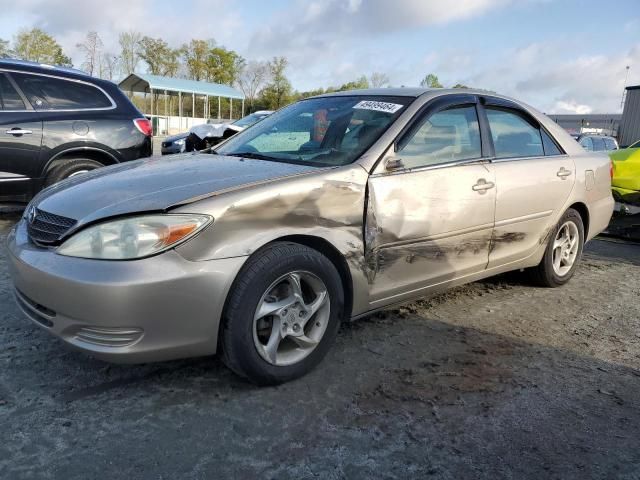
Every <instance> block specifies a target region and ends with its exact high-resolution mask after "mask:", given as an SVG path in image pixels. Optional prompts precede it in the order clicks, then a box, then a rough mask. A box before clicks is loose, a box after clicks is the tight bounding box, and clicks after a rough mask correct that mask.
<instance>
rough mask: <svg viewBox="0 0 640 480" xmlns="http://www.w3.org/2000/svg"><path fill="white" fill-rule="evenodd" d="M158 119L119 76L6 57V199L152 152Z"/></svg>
mask: <svg viewBox="0 0 640 480" xmlns="http://www.w3.org/2000/svg"><path fill="white" fill-rule="evenodd" d="M151 133H152V132H151V124H150V123H149V120H147V119H146V118H144V116H143V115H142V114H141V113H140V112H139V111H138V109H137V108H136V107H135V106H133V104H132V103H131V102H130V101H129V99H128V98H127V97H126V96H125V95H124V93H123V92H122V91H121V90H120V89H119V88H118V87H117V85H115V84H114V83H112V82H109V81H106V80H100V79H97V78H94V77H91V76H89V75H87V74H85V73H83V72H80V71H77V70H73V69H68V68H59V67H51V66H48V65H40V64H36V63H31V62H22V61H17V60H6V59H5V60H2V59H0V201H5V202H6V201H18V202H22V201H24V202H26V201H28V200H29V199H30V198H31V197H32V196H33V195H34V194H35V193H37V192H38V191H39V190H40V189H41V188H43V187H46V186H49V185H51V184H53V183H56V182H58V181H60V180H63V179H65V178H68V177H71V176H73V175H78V174H81V173H85V172H87V171H89V170H93V169H95V168H98V167H102V166H104V165H112V164H115V163H120V162H125V161H128V160H134V159H136V158H141V157H148V156H149V155H151Z"/></svg>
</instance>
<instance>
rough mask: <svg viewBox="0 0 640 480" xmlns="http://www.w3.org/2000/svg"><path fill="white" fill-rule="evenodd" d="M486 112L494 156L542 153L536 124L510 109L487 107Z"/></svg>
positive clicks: (505, 156) (524, 155) (535, 154)
mask: <svg viewBox="0 0 640 480" xmlns="http://www.w3.org/2000/svg"><path fill="white" fill-rule="evenodd" d="M486 112H487V119H488V121H489V128H490V129H491V138H492V139H493V148H494V150H495V156H496V158H512V157H538V156H543V155H544V149H543V147H542V136H541V135H540V129H539V128H538V127H537V126H534V125H532V124H531V123H530V122H529V121H528V120H527V119H525V118H524V117H523V116H522V115H520V114H519V113H517V112H515V111H512V110H508V109H502V108H493V107H487V108H486Z"/></svg>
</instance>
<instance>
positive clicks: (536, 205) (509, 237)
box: [482, 99, 575, 268]
mask: <svg viewBox="0 0 640 480" xmlns="http://www.w3.org/2000/svg"><path fill="white" fill-rule="evenodd" d="M482 110H483V111H484V114H485V115H486V118H487V121H488V125H489V129H490V131H491V139H490V140H491V143H492V148H493V151H494V158H493V159H492V163H491V164H492V167H493V172H494V175H495V178H496V183H497V184H498V185H499V188H498V191H497V197H496V217H495V228H494V232H493V238H492V242H491V251H490V253H489V265H488V268H491V267H494V266H498V265H504V264H508V263H511V262H515V261H518V260H522V259H524V258H526V257H528V256H529V255H531V254H533V253H534V252H535V251H536V250H537V249H538V248H539V247H540V245H542V244H543V243H545V242H546V241H547V237H548V235H549V232H550V231H551V229H552V228H553V227H554V226H555V222H556V221H557V219H558V217H559V216H560V214H561V211H560V210H561V209H562V208H564V204H565V202H566V201H567V199H568V198H569V195H570V193H571V190H572V189H573V184H574V181H575V165H574V162H573V160H572V159H571V158H570V157H569V156H568V155H566V154H565V153H564V152H563V151H562V150H561V149H560V147H559V145H558V144H557V142H555V141H554V140H553V138H552V137H551V136H550V135H549V133H548V132H546V131H545V130H544V129H543V128H542V127H541V126H540V125H539V124H538V122H537V121H536V120H535V119H534V118H533V117H531V116H530V115H529V114H528V113H526V112H525V111H524V110H522V109H521V108H520V107H518V106H516V105H515V104H511V103H510V102H505V101H503V100H495V101H492V100H491V99H487V101H486V106H485V107H484V108H483V109H482Z"/></svg>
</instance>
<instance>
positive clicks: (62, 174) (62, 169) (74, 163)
mask: <svg viewBox="0 0 640 480" xmlns="http://www.w3.org/2000/svg"><path fill="white" fill-rule="evenodd" d="M100 167H104V165H103V164H102V163H100V162H96V161H95V160H89V159H88V158H73V159H69V160H64V161H63V162H62V163H60V164H59V165H58V166H56V167H54V168H53V169H52V170H51V171H50V172H49V173H47V176H46V178H45V182H44V186H45V187H48V186H49V185H53V184H54V183H58V182H60V181H61V180H65V179H67V178H71V177H75V176H78V175H82V174H84V173H87V172H90V171H91V170H95V169H96V168H100Z"/></svg>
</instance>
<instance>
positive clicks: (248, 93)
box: [236, 61, 269, 111]
mask: <svg viewBox="0 0 640 480" xmlns="http://www.w3.org/2000/svg"><path fill="white" fill-rule="evenodd" d="M268 77H269V65H268V64H267V63H266V62H257V61H252V62H249V63H247V64H245V65H244V66H243V68H242V70H241V71H240V73H239V74H238V78H237V80H236V84H237V85H238V88H240V90H241V91H242V93H243V94H244V96H245V98H246V100H247V103H248V107H249V111H252V110H253V106H254V104H255V100H256V97H257V96H258V92H259V91H260V89H261V88H262V87H263V86H264V84H265V82H266V81H267V79H268Z"/></svg>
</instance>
